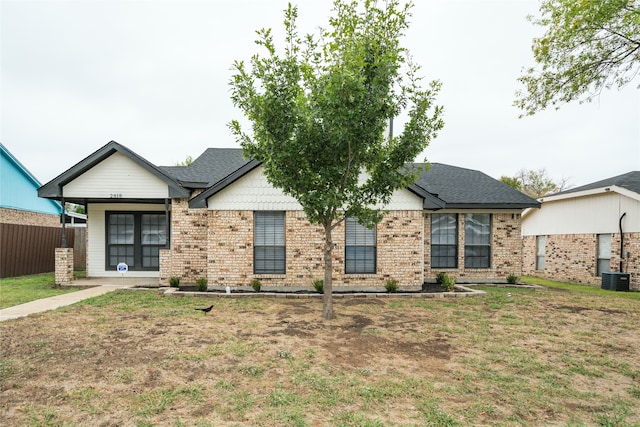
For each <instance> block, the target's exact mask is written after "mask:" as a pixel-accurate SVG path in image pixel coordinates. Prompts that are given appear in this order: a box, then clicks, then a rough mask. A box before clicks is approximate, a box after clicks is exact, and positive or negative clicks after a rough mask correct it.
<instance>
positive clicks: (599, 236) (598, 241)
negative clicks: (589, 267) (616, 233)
mask: <svg viewBox="0 0 640 427" xmlns="http://www.w3.org/2000/svg"><path fill="white" fill-rule="evenodd" d="M605 236H606V237H607V238H608V239H609V253H608V254H607V255H608V256H609V257H608V258H605V257H602V256H601V255H602V253H601V252H600V251H601V249H602V248H601V239H602V238H603V237H605ZM611 243H613V237H612V236H611V234H609V233H603V234H596V276H597V277H602V273H610V272H611ZM603 261H606V263H607V268H606V269H603V268H601V267H600V263H601V262H603ZM605 270H606V271H605Z"/></svg>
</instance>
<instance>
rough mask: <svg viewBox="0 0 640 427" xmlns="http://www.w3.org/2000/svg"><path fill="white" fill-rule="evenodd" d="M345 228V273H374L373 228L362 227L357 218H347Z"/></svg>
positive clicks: (374, 232) (374, 239)
mask: <svg viewBox="0 0 640 427" xmlns="http://www.w3.org/2000/svg"><path fill="white" fill-rule="evenodd" d="M345 229H346V232H345V234H346V235H345V273H346V274H375V272H376V230H375V228H367V227H364V226H362V225H360V224H359V223H358V220H357V219H355V218H347V219H346V226H345Z"/></svg>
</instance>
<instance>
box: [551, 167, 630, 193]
mask: <svg viewBox="0 0 640 427" xmlns="http://www.w3.org/2000/svg"><path fill="white" fill-rule="evenodd" d="M613 185H615V186H618V187H622V188H626V189H627V190H629V191H633V192H635V193H638V194H640V171H632V172H627V173H625V174H622V175H618V176H614V177H611V178H607V179H603V180H601V181H596V182H592V183H591V184H586V185H582V186H580V187H575V188H572V189H570V190H566V191H562V192H560V193H556V194H554V196H556V195H558V194H569V193H577V192H578V191H586V190H595V189H596V188H603V187H611V186H613Z"/></svg>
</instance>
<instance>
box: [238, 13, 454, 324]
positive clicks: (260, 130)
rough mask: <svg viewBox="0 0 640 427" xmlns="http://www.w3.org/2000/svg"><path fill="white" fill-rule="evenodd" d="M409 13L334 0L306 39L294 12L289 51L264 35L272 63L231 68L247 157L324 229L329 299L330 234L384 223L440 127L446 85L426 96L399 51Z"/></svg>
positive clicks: (260, 60) (434, 86)
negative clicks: (397, 121) (392, 125)
mask: <svg viewBox="0 0 640 427" xmlns="http://www.w3.org/2000/svg"><path fill="white" fill-rule="evenodd" d="M410 7H411V5H410V4H407V5H405V6H400V4H399V2H398V1H396V0H387V1H386V2H384V3H383V4H382V6H380V7H379V6H378V2H375V1H373V0H364V2H363V3H362V4H361V3H360V2H358V1H351V2H347V1H343V0H336V1H335V2H334V9H333V16H332V17H331V19H330V20H329V26H330V27H329V29H324V30H321V31H320V35H319V36H318V37H316V36H313V35H307V36H306V37H304V38H303V39H300V38H299V37H298V33H297V27H296V22H295V21H296V18H297V9H296V8H295V7H293V6H291V5H289V7H288V8H287V10H286V11H285V20H284V26H285V29H286V36H285V48H284V51H283V53H279V51H278V50H277V49H276V48H275V45H274V42H273V38H272V35H271V31H270V30H260V31H258V32H257V34H258V41H257V42H256V43H257V44H258V45H259V46H261V47H263V48H264V50H265V51H266V52H265V54H264V55H265V56H259V55H254V56H253V57H252V58H251V70H250V71H249V70H248V69H247V67H246V66H245V64H244V63H243V62H241V61H236V62H235V63H234V69H235V74H234V75H233V77H232V79H231V81H230V85H231V99H232V101H233V103H234V105H235V106H237V107H238V108H240V109H241V110H242V111H243V113H244V115H245V116H246V117H247V118H248V119H249V121H250V122H251V124H252V132H251V134H249V133H246V132H245V131H244V130H243V129H242V128H241V127H240V125H239V122H238V121H233V122H231V123H230V125H229V127H230V129H231V131H232V132H233V134H234V135H235V137H236V140H237V141H238V142H239V143H240V144H241V145H242V148H243V150H244V153H245V155H246V156H247V157H250V158H253V159H255V160H258V161H260V162H262V166H263V168H264V173H265V175H266V177H267V180H268V181H269V182H270V183H271V184H272V185H274V186H275V187H278V188H280V189H282V191H283V192H284V193H286V194H288V195H291V196H292V197H294V198H295V199H296V200H298V202H299V203H300V205H301V206H302V208H303V209H304V211H305V213H306V215H307V218H308V220H309V221H310V222H312V223H319V224H322V225H323V227H324V229H325V239H326V242H325V257H324V259H325V264H326V265H325V295H327V294H328V295H330V293H331V265H330V263H331V256H330V253H331V250H332V248H333V245H332V243H331V230H333V228H334V227H335V226H336V225H338V224H339V223H341V222H342V221H343V220H344V219H345V218H346V217H349V216H353V217H356V218H358V220H359V221H360V222H361V223H362V224H364V225H373V224H375V223H377V222H379V221H380V220H381V218H382V214H381V213H380V212H378V211H377V210H376V208H375V207H376V206H377V205H379V204H387V203H389V201H390V199H391V195H392V194H393V192H394V190H396V189H398V188H403V187H407V186H409V185H411V184H412V183H413V182H414V181H415V179H416V175H414V174H410V173H407V171H406V170H405V169H404V165H405V163H407V162H412V161H413V160H414V158H415V157H416V156H417V155H418V154H419V153H420V152H421V151H423V150H424V149H425V148H426V147H427V145H428V144H429V141H430V140H431V138H433V137H435V134H436V132H437V131H438V130H439V129H440V128H442V126H443V122H442V119H441V115H442V108H441V107H437V106H434V102H435V96H436V95H437V93H438V90H439V89H440V83H439V82H432V83H431V84H430V86H429V88H428V89H426V90H425V89H423V88H421V86H420V78H419V77H417V75H418V72H419V67H418V66H416V65H415V64H412V63H411V61H410V60H409V55H408V52H407V51H406V50H405V49H404V48H402V47H401V46H400V39H401V38H402V36H403V35H404V32H405V30H406V29H407V28H408V17H409V16H410V15H409V10H410ZM405 77H406V78H405ZM405 109H407V112H408V116H409V121H408V124H407V126H406V127H405V129H404V132H402V134H400V135H399V136H396V137H393V138H389V137H387V135H385V128H386V125H387V123H389V121H390V120H391V119H392V118H393V117H395V116H397V115H399V114H400V113H401V112H402V111H403V110H405ZM329 306H330V304H328V303H327V302H326V301H325V308H326V307H329ZM325 311H326V312H325V313H323V315H324V316H325V318H331V317H332V311H331V310H330V309H328V310H325Z"/></svg>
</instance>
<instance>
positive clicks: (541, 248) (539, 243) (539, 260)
mask: <svg viewBox="0 0 640 427" xmlns="http://www.w3.org/2000/svg"><path fill="white" fill-rule="evenodd" d="M546 245H547V238H546V236H537V237H536V270H544V253H545V247H546Z"/></svg>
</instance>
